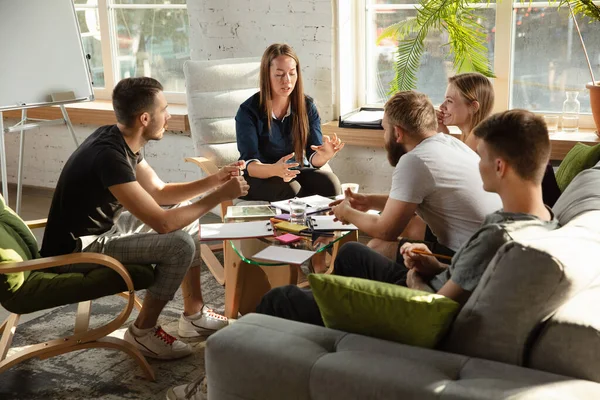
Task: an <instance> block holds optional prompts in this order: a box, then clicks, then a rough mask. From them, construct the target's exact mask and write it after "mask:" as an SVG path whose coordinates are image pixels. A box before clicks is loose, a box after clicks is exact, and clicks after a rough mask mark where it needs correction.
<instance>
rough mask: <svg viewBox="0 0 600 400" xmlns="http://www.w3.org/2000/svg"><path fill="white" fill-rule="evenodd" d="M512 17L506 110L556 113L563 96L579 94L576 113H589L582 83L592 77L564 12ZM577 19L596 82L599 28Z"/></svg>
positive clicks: (523, 11) (524, 11)
mask: <svg viewBox="0 0 600 400" xmlns="http://www.w3.org/2000/svg"><path fill="white" fill-rule="evenodd" d="M514 13H515V24H516V31H515V38H514V41H515V47H514V48H515V53H514V58H513V60H514V61H513V82H512V93H511V107H513V108H527V109H530V110H539V111H543V112H544V111H556V112H561V111H562V104H563V102H564V101H565V99H566V96H565V91H567V90H578V91H579V97H578V100H579V101H580V102H581V112H586V113H589V112H591V110H590V102H589V91H588V90H587V89H586V88H585V84H586V83H587V82H591V80H592V78H591V77H590V73H589V69H588V67H587V63H586V61H585V57H584V55H583V50H582V48H581V43H580V41H579V37H578V35H577V31H576V29H575V26H574V25H573V21H572V19H571V18H570V17H569V10H568V9H567V8H562V9H560V10H557V9H556V8H550V7H547V8H519V9H515V10H514ZM577 19H578V22H579V28H580V29H581V33H582V35H583V38H584V41H585V45H586V48H587V51H588V55H589V56H590V61H591V63H592V68H594V74H595V75H596V79H598V78H597V77H598V76H600V67H599V65H600V24H599V23H597V22H595V23H591V24H590V23H589V19H588V18H582V17H578V18H577Z"/></svg>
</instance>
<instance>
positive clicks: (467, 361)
mask: <svg viewBox="0 0 600 400" xmlns="http://www.w3.org/2000/svg"><path fill="white" fill-rule="evenodd" d="M598 204H600V164H599V165H597V166H596V167H594V169H591V170H588V171H585V172H584V173H582V174H580V175H578V176H577V178H576V179H575V180H574V181H573V182H572V183H571V185H570V186H569V188H567V191H566V192H565V193H564V194H563V196H562V197H561V199H559V202H558V203H557V204H556V206H555V208H554V210H555V213H556V215H557V217H558V218H559V221H560V222H561V224H562V225H563V226H562V227H561V228H560V229H557V230H555V231H552V232H548V233H544V234H541V235H540V234H539V233H537V234H536V235H534V236H528V235H523V237H519V238H518V239H517V240H515V241H513V242H510V243H507V244H506V245H505V246H503V247H502V248H501V249H500V250H499V251H498V253H497V254H496V256H495V257H494V259H493V260H492V261H491V262H490V265H489V266H488V268H487V270H486V273H485V275H484V276H483V278H482V280H481V282H480V284H479V286H478V287H477V289H476V290H475V292H474V293H473V295H472V296H471V298H470V299H469V301H468V303H467V304H466V305H465V307H464V308H463V309H462V310H461V312H460V313H459V315H458V316H457V318H456V320H455V322H454V324H453V326H452V329H451V331H450V332H449V334H448V335H447V337H446V338H445V340H444V341H443V342H442V343H441V344H440V346H439V347H438V349H436V350H429V349H422V348H417V347H411V346H406V345H402V344H399V343H393V342H388V341H384V340H379V339H375V338H370V337H365V336H361V335H356V334H349V333H345V332H340V331H335V330H332V329H326V328H322V327H316V326H311V325H306V324H301V323H296V322H292V321H285V320H282V319H278V318H273V317H268V316H264V315H257V314H250V315H247V316H244V317H243V318H241V319H240V320H239V321H237V322H236V323H234V324H232V325H231V326H230V327H227V328H226V329H223V330H222V331H220V332H218V333H216V334H215V335H213V336H211V337H210V338H209V340H208V343H207V348H206V371H207V377H208V393H209V399H210V400H234V399H235V400H240V399H253V400H271V399H272V400H282V399H290V400H292V399H299V400H300V399H303V400H304V399H312V400H320V399H344V400H345V399H519V400H521V399H561V400H564V399H600V384H599V383H597V382H600V312H599V311H598V308H600V307H599V305H600V207H598Z"/></svg>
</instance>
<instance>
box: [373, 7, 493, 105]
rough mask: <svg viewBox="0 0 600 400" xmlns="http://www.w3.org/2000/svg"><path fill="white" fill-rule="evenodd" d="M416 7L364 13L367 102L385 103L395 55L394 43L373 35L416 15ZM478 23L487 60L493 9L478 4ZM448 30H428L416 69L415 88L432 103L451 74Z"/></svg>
mask: <svg viewBox="0 0 600 400" xmlns="http://www.w3.org/2000/svg"><path fill="white" fill-rule="evenodd" d="M416 14H417V12H416V11H415V10H377V11H373V12H371V13H369V12H368V13H367V18H369V15H371V18H370V20H368V21H367V84H366V87H367V93H366V95H367V99H366V100H367V103H369V104H376V103H384V102H385V101H386V100H387V98H388V97H389V96H388V94H387V93H388V91H389V87H390V82H391V81H392V80H393V79H394V76H395V73H394V68H393V65H394V58H395V50H396V45H397V43H396V42H394V41H393V40H390V39H386V40H384V41H382V42H381V43H380V44H379V45H376V44H375V42H376V39H377V37H378V36H379V34H380V33H381V32H382V31H383V29H384V28H386V27H388V26H389V25H391V24H393V23H396V22H398V21H401V20H404V19H406V18H409V17H414V16H416ZM476 15H477V16H478V17H479V18H480V19H479V23H480V24H481V25H482V26H483V27H484V29H485V32H486V34H487V48H488V57H489V59H490V63H491V64H492V65H493V57H494V52H493V49H494V33H493V32H494V24H495V15H496V10H495V9H494V8H481V9H478V10H477V11H476ZM446 43H448V34H447V32H445V31H443V32H430V33H429V35H428V36H427V38H426V39H425V50H424V52H423V56H422V58H421V66H420V68H419V70H418V71H417V90H419V91H421V92H423V93H425V94H427V95H428V96H429V97H430V98H431V100H432V101H433V103H434V104H440V103H442V101H443V100H444V94H445V92H446V86H447V83H448V77H450V76H452V75H454V72H453V71H452V60H451V58H450V55H449V52H448V46H443V45H444V44H446Z"/></svg>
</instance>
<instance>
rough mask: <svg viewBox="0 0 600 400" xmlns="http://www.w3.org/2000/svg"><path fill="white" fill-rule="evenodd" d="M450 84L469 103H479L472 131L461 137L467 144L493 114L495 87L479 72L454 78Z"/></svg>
mask: <svg viewBox="0 0 600 400" xmlns="http://www.w3.org/2000/svg"><path fill="white" fill-rule="evenodd" d="M448 83H449V84H451V85H454V87H455V88H456V89H458V91H459V92H460V94H461V95H462V97H463V98H464V99H465V100H466V101H467V102H469V103H471V102H473V101H477V102H478V103H479V109H478V110H477V112H476V113H475V114H473V116H472V118H471V129H470V130H469V131H468V132H463V134H462V135H461V138H460V139H461V140H462V141H463V142H465V141H466V140H467V138H468V137H469V135H470V134H471V132H472V131H473V129H474V128H475V127H476V126H477V125H478V124H479V123H480V122H481V121H483V120H484V119H486V118H487V117H488V116H489V115H490V114H491V113H492V108H493V107H494V87H493V86H492V82H490V80H489V79H488V78H486V77H485V76H484V75H482V74H480V73H477V72H468V73H464V74H458V75H455V76H452V77H450V78H449V79H448Z"/></svg>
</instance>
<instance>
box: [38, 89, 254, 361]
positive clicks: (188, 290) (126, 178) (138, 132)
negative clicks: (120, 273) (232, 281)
mask: <svg viewBox="0 0 600 400" xmlns="http://www.w3.org/2000/svg"><path fill="white" fill-rule="evenodd" d="M162 90H163V88H162V86H161V84H160V83H159V82H158V81H156V80H155V79H152V78H128V79H123V80H122V81H120V82H119V83H118V84H117V86H116V87H115V89H114V91H113V108H114V110H115V114H116V117H117V121H118V123H117V124H116V125H110V126H103V127H100V128H99V129H98V130H96V131H95V132H94V133H92V134H91V135H90V136H89V137H88V138H87V139H86V140H85V141H84V142H83V143H82V144H81V146H79V148H78V149H77V150H76V151H75V152H74V153H73V154H72V155H71V157H69V160H68V161H67V163H66V164H65V167H64V168H63V171H62V172H61V175H60V178H59V180H58V184H57V186H56V191H55V193H54V197H53V199H52V205H51V208H50V213H49V215H48V225H47V227H46V230H45V232H44V239H43V243H42V250H41V253H42V254H43V255H44V256H45V257H47V256H54V255H60V254H67V253H72V252H79V251H85V252H98V253H103V254H106V255H109V256H112V257H114V258H116V259H117V260H119V261H121V262H122V263H123V264H154V265H155V266H156V267H155V270H154V277H155V280H154V283H153V284H152V286H150V287H149V288H148V290H147V292H146V296H145V297H144V303H143V307H142V310H141V311H140V314H139V316H138V318H137V319H136V321H135V322H134V323H133V324H132V325H131V326H130V327H129V329H128V330H127V332H126V333H125V340H127V341H128V342H130V343H132V344H133V345H135V346H136V347H137V348H138V349H139V350H140V351H141V352H142V353H143V354H144V355H146V356H148V357H154V358H160V359H173V358H179V357H183V356H187V355H189V354H191V353H192V350H191V348H190V346H189V345H187V344H186V343H183V342H182V341H180V340H177V339H176V338H174V337H173V336H171V335H169V334H168V333H166V332H165V331H163V330H162V328H161V327H160V326H157V325H156V323H157V319H158V316H159V314H160V313H161V311H162V309H163V308H164V306H165V305H166V304H167V302H168V301H169V300H171V299H172V298H173V296H174V294H175V292H176V291H177V289H178V288H179V286H180V285H181V286H182V289H183V298H184V313H183V315H182V316H181V317H180V319H179V329H178V333H179V335H180V336H183V337H191V336H198V335H200V333H201V332H205V331H207V330H208V331H214V330H217V329H220V328H222V327H224V326H226V325H227V319H226V318H225V317H223V316H221V315H218V314H216V313H214V312H213V311H212V310H211V309H210V308H209V307H207V306H206V305H205V304H204V301H203V299H202V292H201V288H200V268H199V267H200V260H199V257H198V256H199V254H198V253H199V252H197V251H196V245H197V243H196V241H195V240H194V239H195V238H197V237H198V229H199V225H198V219H199V218H200V217H201V216H202V215H204V214H206V213H207V212H208V211H210V210H211V209H212V208H214V207H216V206H217V205H218V204H220V203H221V202H222V201H225V200H230V199H234V198H237V197H240V196H243V195H245V194H247V193H248V185H247V183H246V181H245V180H244V178H243V177H242V176H241V175H240V169H242V168H243V167H244V163H243V161H239V162H237V163H235V164H232V165H229V166H226V167H224V168H222V169H221V170H219V171H218V172H217V173H215V174H213V175H210V176H208V177H206V178H204V179H200V180H197V181H194V182H189V183H171V184H165V183H164V182H163V181H161V180H160V178H159V177H158V176H157V175H156V173H155V172H154V170H153V169H152V168H151V167H150V165H148V163H147V162H146V160H144V158H143V157H142V155H141V154H140V150H141V149H142V147H143V146H144V145H145V144H146V143H148V142H149V141H150V140H160V139H161V138H162V136H163V134H164V131H165V129H166V128H167V121H168V120H169V118H170V117H171V116H170V115H169V112H168V111H167V101H166V99H165V96H164V94H163V92H162ZM212 189H214V191H212V192H210V193H209V194H206V195H205V196H204V197H202V198H201V199H200V200H198V201H196V202H194V203H190V202H189V200H190V199H192V198H194V197H197V196H198V195H200V194H202V193H206V192H208V191H210V190H212ZM182 202H185V203H183V204H179V203H182ZM177 204H179V205H178V206H175V207H165V206H172V205H177ZM123 209H125V210H126V211H125V212H121V211H122V210H123ZM90 268H97V266H86V265H76V266H69V267H63V268H62V269H61V272H69V271H80V270H87V269H90Z"/></svg>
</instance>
